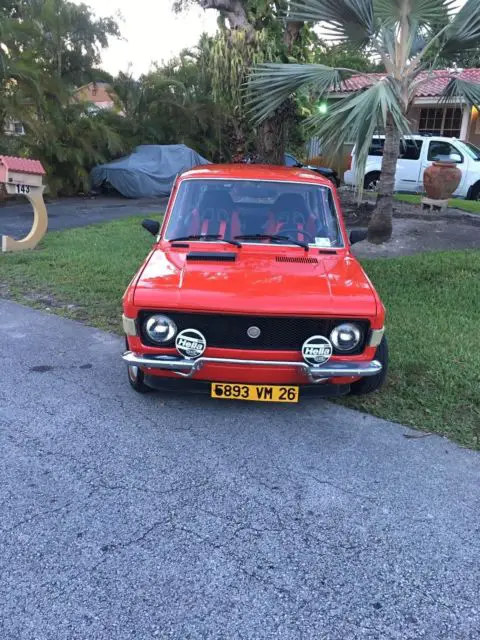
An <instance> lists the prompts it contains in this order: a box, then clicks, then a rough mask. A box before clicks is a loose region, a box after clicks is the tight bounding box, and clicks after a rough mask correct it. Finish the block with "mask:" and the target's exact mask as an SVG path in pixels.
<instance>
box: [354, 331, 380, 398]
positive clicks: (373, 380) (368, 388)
mask: <svg viewBox="0 0 480 640" xmlns="http://www.w3.org/2000/svg"><path fill="white" fill-rule="evenodd" d="M375 360H378V361H379V362H380V363H381V365H382V370H381V371H380V372H379V373H377V374H376V375H374V376H369V377H368V378H361V379H360V380H358V381H357V382H353V383H352V384H351V385H350V395H352V396H363V395H365V394H366V393H373V391H377V389H380V387H381V386H382V385H383V383H384V382H385V378H386V377H387V371H388V343H387V338H386V336H383V338H382V341H381V342H380V344H379V345H378V347H377V352H376V353H375Z"/></svg>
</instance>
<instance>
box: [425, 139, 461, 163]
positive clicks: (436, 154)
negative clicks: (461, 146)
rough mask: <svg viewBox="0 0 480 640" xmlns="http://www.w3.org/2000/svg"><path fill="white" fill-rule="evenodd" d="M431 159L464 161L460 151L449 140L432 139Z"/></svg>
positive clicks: (429, 153) (429, 155)
mask: <svg viewBox="0 0 480 640" xmlns="http://www.w3.org/2000/svg"><path fill="white" fill-rule="evenodd" d="M427 159H428V160H429V161H431V162H432V161H436V160H437V161H443V162H456V163H460V162H463V156H462V154H461V153H460V151H459V150H458V149H457V148H456V147H454V146H453V145H452V144H450V143H449V142H444V141H443V140H432V141H431V142H430V145H429V147H428V158H427Z"/></svg>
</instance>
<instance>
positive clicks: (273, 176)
mask: <svg viewBox="0 0 480 640" xmlns="http://www.w3.org/2000/svg"><path fill="white" fill-rule="evenodd" d="M193 178H195V179H198V178H216V179H227V180H229V179H232V180H272V181H277V182H279V181H280V182H310V183H312V182H314V183H317V184H320V185H325V186H328V187H331V184H332V183H331V182H330V181H329V180H328V179H327V178H324V177H323V176H321V175H319V174H318V173H315V171H310V170H309V169H302V168H295V167H282V166H277V165H270V164H243V163H239V164H204V165H202V166H199V167H194V168H193V169H190V170H188V171H185V173H182V174H181V176H180V179H181V180H182V181H183V180H189V179H193Z"/></svg>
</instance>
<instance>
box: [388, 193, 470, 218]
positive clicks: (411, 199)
mask: <svg viewBox="0 0 480 640" xmlns="http://www.w3.org/2000/svg"><path fill="white" fill-rule="evenodd" d="M395 199H396V200H399V201H400V202H408V203H409V204H421V201H422V196H421V195H419V194H416V193H397V194H396V195H395ZM448 206H449V207H452V209H460V210H461V211H467V212H468V213H479V214H480V201H478V200H462V199H461V198H450V200H449V201H448Z"/></svg>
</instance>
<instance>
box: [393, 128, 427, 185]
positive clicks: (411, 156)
mask: <svg viewBox="0 0 480 640" xmlns="http://www.w3.org/2000/svg"><path fill="white" fill-rule="evenodd" d="M423 144H424V141H423V140H419V139H415V138H405V139H404V140H402V141H401V143H400V155H399V158H398V160H397V173H396V179H395V189H396V190H397V191H410V192H416V191H418V190H419V185H420V174H421V157H422V149H423Z"/></svg>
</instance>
